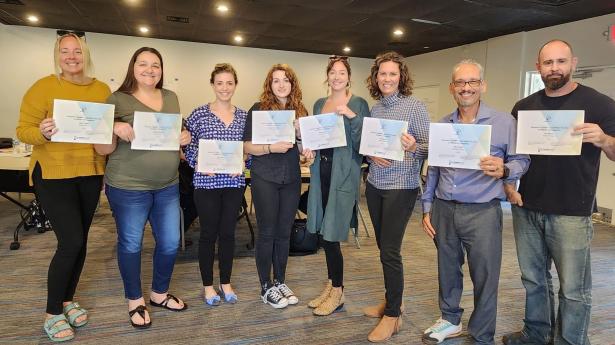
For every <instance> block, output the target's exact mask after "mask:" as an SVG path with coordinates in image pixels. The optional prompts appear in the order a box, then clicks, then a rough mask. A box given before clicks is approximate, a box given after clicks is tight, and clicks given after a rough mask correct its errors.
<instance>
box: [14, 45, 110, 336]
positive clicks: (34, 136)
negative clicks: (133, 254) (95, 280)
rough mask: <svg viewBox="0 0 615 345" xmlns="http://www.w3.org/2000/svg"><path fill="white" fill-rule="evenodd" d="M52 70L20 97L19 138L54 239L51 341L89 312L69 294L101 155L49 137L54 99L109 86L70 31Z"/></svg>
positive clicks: (87, 95)
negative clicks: (27, 153) (92, 73)
mask: <svg viewBox="0 0 615 345" xmlns="http://www.w3.org/2000/svg"><path fill="white" fill-rule="evenodd" d="M54 49H55V50H54V58H55V68H56V74H55V75H50V76H47V77H45V78H43V79H40V80H38V81H37V82H36V83H34V85H32V87H30V89H29V90H28V91H27V92H26V94H25V95H24V97H23V101H22V104H21V110H20V117H19V123H18V125H17V137H18V138H19V140H21V141H23V142H25V143H27V144H31V145H33V146H34V149H33V151H32V157H31V158H30V168H29V171H30V181H31V183H32V182H33V183H34V189H35V191H36V196H37V197H38V199H39V200H40V202H41V205H42V207H43V210H44V211H45V215H46V216H47V218H48V219H49V221H50V222H51V227H52V228H53V231H54V233H55V235H56V238H57V240H58V246H57V249H56V252H55V254H54V256H53V259H52V260H51V264H50V265H49V273H48V277H47V317H46V320H45V324H44V329H45V332H46V333H47V335H48V336H49V338H50V339H51V340H53V341H65V340H70V339H72V338H74V336H75V332H74V330H73V327H75V328H76V327H81V326H84V325H85V324H87V322H88V315H87V311H86V310H85V309H83V308H81V306H79V304H78V303H77V302H74V301H73V296H74V294H75V290H76V288H77V283H78V282H79V276H80V275H81V270H82V268H83V263H84V262H85V255H86V247H87V238H88V231H89V229H90V224H91V223H92V218H93V217H94V211H95V210H96V205H97V204H98V199H99V197H100V190H101V187H102V175H103V173H104V168H105V159H104V157H103V156H100V155H98V154H96V152H95V151H94V147H93V145H90V144H70V143H56V142H51V141H50V139H51V136H52V135H53V134H54V133H55V132H56V131H57V129H56V126H55V123H54V120H53V118H52V117H53V100H54V99H67V100H79V101H87V102H100V103H104V102H105V100H106V99H107V97H108V96H109V94H110V93H111V91H110V90H109V87H108V86H107V85H106V84H105V83H102V82H100V81H98V80H96V79H95V78H92V77H91V76H90V75H89V73H88V72H90V71H91V69H92V62H91V60H90V53H89V49H88V47H87V45H86V43H85V40H84V39H83V38H81V37H79V36H78V35H76V34H74V33H69V34H66V35H62V36H60V37H58V39H57V41H56V44H55V48H54Z"/></svg>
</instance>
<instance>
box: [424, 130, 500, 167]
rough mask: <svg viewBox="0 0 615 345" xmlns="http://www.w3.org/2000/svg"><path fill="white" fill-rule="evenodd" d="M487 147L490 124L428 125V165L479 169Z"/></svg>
mask: <svg viewBox="0 0 615 345" xmlns="http://www.w3.org/2000/svg"><path fill="white" fill-rule="evenodd" d="M490 146H491V125H472V124H462V123H431V124H429V165H432V166H438V167H447V168H462V169H476V170H479V169H480V167H479V164H480V158H481V157H485V156H489V155H490V153H491V150H490Z"/></svg>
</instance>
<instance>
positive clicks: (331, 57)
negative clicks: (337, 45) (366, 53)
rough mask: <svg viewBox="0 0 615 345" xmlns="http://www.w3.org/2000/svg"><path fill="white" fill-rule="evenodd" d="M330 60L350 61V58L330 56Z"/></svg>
mask: <svg viewBox="0 0 615 345" xmlns="http://www.w3.org/2000/svg"><path fill="white" fill-rule="evenodd" d="M329 60H344V61H346V60H348V56H344V55H330V56H329Z"/></svg>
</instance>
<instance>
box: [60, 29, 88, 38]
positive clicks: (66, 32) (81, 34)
mask: <svg viewBox="0 0 615 345" xmlns="http://www.w3.org/2000/svg"><path fill="white" fill-rule="evenodd" d="M56 34H57V35H58V36H60V37H62V36H66V35H70V34H73V35H75V36H77V37H82V38H85V32H84V31H73V30H56Z"/></svg>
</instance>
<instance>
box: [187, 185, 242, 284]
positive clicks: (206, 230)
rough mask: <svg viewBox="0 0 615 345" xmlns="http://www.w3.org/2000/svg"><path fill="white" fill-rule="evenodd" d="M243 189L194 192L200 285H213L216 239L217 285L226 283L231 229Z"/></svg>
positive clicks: (232, 240)
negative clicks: (198, 225)
mask: <svg viewBox="0 0 615 345" xmlns="http://www.w3.org/2000/svg"><path fill="white" fill-rule="evenodd" d="M243 191H244V188H243V187H241V188H216V189H196V190H195V191H194V202H195V203H196V208H197V211H198V213H199V222H200V223H201V236H200V238H199V269H200V270H201V279H202V280H203V285H204V286H212V285H213V283H214V274H213V266H214V254H215V247H216V240H218V269H219V271H220V284H230V282H231V272H232V270H233V256H234V254H235V227H236V225H237V215H238V214H239V209H240V208H241V200H242V197H243Z"/></svg>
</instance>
